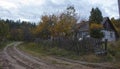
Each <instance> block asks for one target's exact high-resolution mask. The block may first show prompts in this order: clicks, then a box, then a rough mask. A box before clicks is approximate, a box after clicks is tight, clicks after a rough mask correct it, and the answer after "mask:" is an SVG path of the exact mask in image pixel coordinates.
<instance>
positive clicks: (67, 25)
mask: <svg viewBox="0 0 120 69" xmlns="http://www.w3.org/2000/svg"><path fill="white" fill-rule="evenodd" d="M75 16H76V15H75V9H74V7H73V6H70V7H67V9H66V11H65V12H63V13H61V14H59V15H54V14H53V15H44V16H42V18H41V22H40V23H39V25H38V26H37V28H36V35H37V36H38V37H40V38H50V37H69V36H70V35H71V31H72V29H73V26H74V25H75V24H76V22H77V19H76V17H75Z"/></svg>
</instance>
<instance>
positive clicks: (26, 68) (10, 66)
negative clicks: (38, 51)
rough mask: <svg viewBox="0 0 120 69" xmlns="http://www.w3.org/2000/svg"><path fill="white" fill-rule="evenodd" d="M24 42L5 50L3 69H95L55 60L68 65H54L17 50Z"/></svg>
mask: <svg viewBox="0 0 120 69" xmlns="http://www.w3.org/2000/svg"><path fill="white" fill-rule="evenodd" d="M21 43H22V42H13V43H11V44H9V45H7V46H6V47H5V48H4V51H3V53H2V58H3V59H4V61H5V62H4V63H3V69H93V68H90V67H87V66H84V65H81V64H75V63H70V62H66V61H62V60H57V59H54V58H49V59H52V60H53V59H54V60H56V61H58V62H63V63H67V64H64V65H62V64H61V63H59V64H52V63H50V61H47V60H43V59H39V58H36V57H33V56H31V55H29V54H27V53H24V52H23V51H20V50H19V49H17V47H16V46H18V45H19V44H21Z"/></svg>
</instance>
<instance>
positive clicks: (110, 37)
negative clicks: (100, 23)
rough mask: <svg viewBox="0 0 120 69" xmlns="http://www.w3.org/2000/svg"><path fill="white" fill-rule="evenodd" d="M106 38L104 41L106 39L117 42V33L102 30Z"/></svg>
mask: <svg viewBox="0 0 120 69" xmlns="http://www.w3.org/2000/svg"><path fill="white" fill-rule="evenodd" d="M102 32H103V34H104V37H103V39H102V40H103V41H104V40H105V39H108V41H115V40H116V37H115V32H114V31H108V30H102Z"/></svg>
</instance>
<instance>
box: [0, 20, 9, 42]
mask: <svg viewBox="0 0 120 69" xmlns="http://www.w3.org/2000/svg"><path fill="white" fill-rule="evenodd" d="M8 31H9V27H8V25H7V24H6V23H5V22H4V21H2V20H1V21H0V42H1V41H2V40H3V39H6V37H7V34H8Z"/></svg>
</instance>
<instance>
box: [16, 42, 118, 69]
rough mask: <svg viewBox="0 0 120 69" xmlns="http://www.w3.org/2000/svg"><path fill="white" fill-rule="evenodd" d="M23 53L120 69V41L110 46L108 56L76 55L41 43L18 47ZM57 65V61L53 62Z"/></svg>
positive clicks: (24, 44) (25, 44)
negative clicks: (95, 63)
mask: <svg viewBox="0 0 120 69" xmlns="http://www.w3.org/2000/svg"><path fill="white" fill-rule="evenodd" d="M18 47H19V48H20V49H22V50H23V51H25V52H27V53H30V54H32V55H34V56H37V57H40V58H44V57H46V56H58V57H64V58H69V59H74V60H80V61H87V62H97V63H98V62H99V63H102V62H107V63H111V64H112V65H113V66H115V67H116V68H120V41H117V42H114V43H109V44H108V54H107V55H106V56H98V55H95V54H84V55H80V56H79V55H76V54H75V53H74V52H71V51H67V50H64V49H60V48H58V47H53V48H50V47H47V46H44V45H43V44H41V43H39V44H36V43H32V42H31V43H23V44H21V46H18ZM52 63H53V64H56V63H57V62H56V61H53V62H52Z"/></svg>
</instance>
